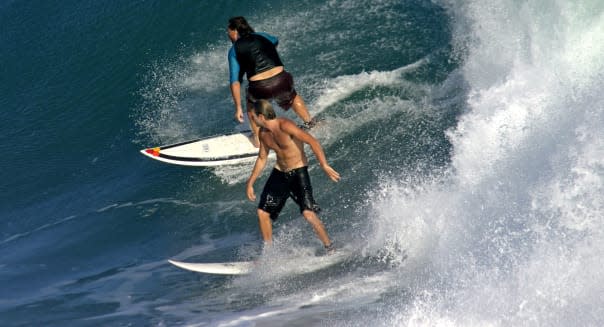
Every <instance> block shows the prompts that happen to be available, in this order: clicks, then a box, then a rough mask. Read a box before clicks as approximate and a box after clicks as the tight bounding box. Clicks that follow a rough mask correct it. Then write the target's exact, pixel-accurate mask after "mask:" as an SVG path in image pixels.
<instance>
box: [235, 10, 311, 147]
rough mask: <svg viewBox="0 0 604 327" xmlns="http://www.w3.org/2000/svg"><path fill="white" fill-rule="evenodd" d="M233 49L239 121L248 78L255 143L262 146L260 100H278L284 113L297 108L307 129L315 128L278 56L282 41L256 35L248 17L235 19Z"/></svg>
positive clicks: (296, 110)
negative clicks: (256, 107)
mask: <svg viewBox="0 0 604 327" xmlns="http://www.w3.org/2000/svg"><path fill="white" fill-rule="evenodd" d="M227 32H228V35H229V39H230V40H231V42H233V46H232V47H231V48H230V49H229V52H228V60H229V81H230V88H231V95H232V97H233V102H234V103H235V119H236V120H237V121H239V122H240V123H243V109H242V107H241V83H242V82H243V75H247V79H248V87H247V91H246V107H247V113H248V117H249V121H250V127H251V128H252V131H253V132H254V140H253V141H254V144H255V145H256V146H258V130H259V127H258V126H257V125H256V123H255V122H254V120H253V119H252V117H251V111H252V106H253V103H254V102H255V101H256V100H259V99H266V100H271V99H274V100H275V101H276V102H277V104H278V105H279V106H280V107H281V108H283V109H284V110H286V111H287V110H289V108H293V109H294V111H295V112H296V114H297V115H298V116H299V117H300V118H301V119H302V121H304V126H305V127H306V128H311V127H313V125H314V120H313V119H312V118H311V116H310V114H309V113H308V109H307V108H306V105H305V104H304V100H303V99H302V97H301V96H300V95H299V94H298V93H297V92H296V90H295V89H294V80H293V77H292V75H291V74H290V73H288V72H287V71H285V69H284V68H283V63H282V62H281V59H280V58H279V54H278V53H277V45H278V43H279V40H278V39H277V38H276V37H274V36H272V35H270V34H268V33H262V32H254V29H253V28H252V27H251V26H250V25H249V24H248V22H247V21H246V20H245V18H244V17H241V16H239V17H232V18H231V19H229V24H228V27H227Z"/></svg>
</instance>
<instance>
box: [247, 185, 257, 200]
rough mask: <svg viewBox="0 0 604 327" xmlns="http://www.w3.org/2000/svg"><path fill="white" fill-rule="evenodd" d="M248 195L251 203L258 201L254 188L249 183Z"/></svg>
mask: <svg viewBox="0 0 604 327" xmlns="http://www.w3.org/2000/svg"><path fill="white" fill-rule="evenodd" d="M246 193H247V198H248V199H249V200H250V201H252V202H253V201H256V194H254V186H253V185H251V184H249V183H248V184H247V187H246Z"/></svg>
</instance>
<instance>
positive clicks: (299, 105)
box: [292, 94, 311, 123]
mask: <svg viewBox="0 0 604 327" xmlns="http://www.w3.org/2000/svg"><path fill="white" fill-rule="evenodd" d="M292 109H294V111H295V112H296V114H297V115H298V117H300V118H301V119H302V121H303V122H305V123H309V122H310V121H311V117H310V114H309V113H308V108H306V104H305V103H304V100H302V97H301V96H300V95H299V94H296V97H295V98H294V101H293V102H292Z"/></svg>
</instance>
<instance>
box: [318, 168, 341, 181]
mask: <svg viewBox="0 0 604 327" xmlns="http://www.w3.org/2000/svg"><path fill="white" fill-rule="evenodd" d="M321 168H323V171H324V172H325V174H326V175H327V176H328V177H329V178H330V179H331V180H332V181H334V182H338V181H339V180H340V173H338V172H337V171H335V170H334V169H333V168H331V166H330V165H327V164H326V165H324V166H321Z"/></svg>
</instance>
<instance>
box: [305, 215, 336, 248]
mask: <svg viewBox="0 0 604 327" xmlns="http://www.w3.org/2000/svg"><path fill="white" fill-rule="evenodd" d="M302 215H303V216H304V218H305V219H306V221H308V222H309V223H310V224H311V225H312V228H313V229H314V230H315V233H316V234H317V237H318V238H319V240H321V242H323V245H324V246H325V247H328V246H330V245H331V241H330V240H329V236H328V235H327V231H326V230H325V226H324V225H323V223H322V222H321V220H320V219H319V217H318V216H317V214H316V213H315V212H314V211H312V210H304V211H302Z"/></svg>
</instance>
